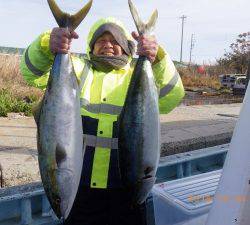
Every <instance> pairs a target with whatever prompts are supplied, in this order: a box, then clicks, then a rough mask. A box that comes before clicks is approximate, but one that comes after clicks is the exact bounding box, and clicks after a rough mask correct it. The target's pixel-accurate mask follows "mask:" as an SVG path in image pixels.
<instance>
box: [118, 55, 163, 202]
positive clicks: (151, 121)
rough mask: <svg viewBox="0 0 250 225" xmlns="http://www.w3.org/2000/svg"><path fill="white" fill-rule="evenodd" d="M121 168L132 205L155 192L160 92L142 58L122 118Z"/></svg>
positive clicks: (120, 141)
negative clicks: (152, 190) (153, 188)
mask: <svg viewBox="0 0 250 225" xmlns="http://www.w3.org/2000/svg"><path fill="white" fill-rule="evenodd" d="M118 139H119V161H120V162H119V165H120V170H121V177H122V181H123V183H124V185H125V187H127V188H128V190H129V191H130V192H131V202H132V204H141V203H142V202H144V201H145V200H146V198H147V196H148V193H149V192H150V191H151V189H152V187H153V185H154V182H155V174H156V170H157V167H158V162H159V157H160V122H159V108H158V92H157V89H156V87H155V83H154V77H153V72H152V68H151V64H150V62H149V61H148V60H147V59H146V58H145V57H140V58H139V59H138V62H137V65H136V68H135V70H134V73H133V75H132V80H131V83H130V86H129V90H128V94H127V99H126V102H125V105H124V109H123V111H122V113H121V115H120V118H119V137H118Z"/></svg>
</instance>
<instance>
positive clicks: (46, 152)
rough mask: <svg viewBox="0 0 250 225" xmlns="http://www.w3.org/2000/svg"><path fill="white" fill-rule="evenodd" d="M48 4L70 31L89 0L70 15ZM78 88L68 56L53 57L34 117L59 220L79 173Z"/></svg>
mask: <svg viewBox="0 0 250 225" xmlns="http://www.w3.org/2000/svg"><path fill="white" fill-rule="evenodd" d="M48 4H49V7H50V9H51V11H52V13H53V15H54V17H55V19H56V21H57V23H58V25H59V27H61V28H62V27H63V28H66V29H68V30H70V31H72V30H74V29H76V28H77V26H78V25H79V24H80V23H81V21H82V20H83V19H84V18H85V16H86V15H87V14H88V12H89V10H90V8H91V6H92V0H90V1H89V2H88V3H87V4H86V5H85V6H84V7H83V8H82V9H81V10H79V11H78V12H77V13H76V14H74V15H70V14H68V13H65V12H63V11H61V9H60V8H59V7H58V6H57V4H56V2H55V1H54V0H48ZM81 86H82V84H80V85H79V84H78V80H77V77H76V74H75V72H74V68H73V65H72V60H71V56H70V54H57V55H56V56H55V59H54V63H53V66H52V69H51V71H50V76H49V81H48V84H47V88H46V92H45V95H44V98H43V101H42V103H41V104H40V107H39V109H38V110H37V112H36V113H35V114H34V117H35V120H36V123H37V148H38V160H39V168H40V174H41V178H42V182H43V186H44V189H45V193H46V195H47V197H48V200H49V202H50V204H51V207H52V209H53V210H54V212H55V214H56V215H57V217H58V218H60V219H63V220H65V219H67V217H68V215H69V213H70V211H71V208H72V206H73V203H74V200H75V197H76V193H77V190H78V186H79V182H80V178H81V172H82V163H83V155H84V152H83V128H82V119H81V111H80V110H81V108H80V91H81V90H80V89H81V88H80V87H81Z"/></svg>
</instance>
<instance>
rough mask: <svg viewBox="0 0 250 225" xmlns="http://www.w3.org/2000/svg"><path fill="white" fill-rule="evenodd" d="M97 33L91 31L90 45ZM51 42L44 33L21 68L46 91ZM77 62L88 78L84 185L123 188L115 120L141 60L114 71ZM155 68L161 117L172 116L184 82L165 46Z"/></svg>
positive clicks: (83, 96)
mask: <svg viewBox="0 0 250 225" xmlns="http://www.w3.org/2000/svg"><path fill="white" fill-rule="evenodd" d="M111 20H112V21H114V20H113V19H111ZM98 22H99V25H100V24H103V23H104V22H110V18H108V19H104V20H102V21H101V22H100V21H98ZM93 27H94V29H97V28H98V27H99V26H97V25H96V24H95V25H94V26H93ZM93 33H94V30H93V29H92V30H91V32H90V35H89V38H88V41H90V40H91V34H92V35H93ZM49 38H50V32H49V31H48V32H45V33H43V34H41V35H40V36H39V37H38V38H37V39H36V40H35V41H34V42H33V43H32V44H31V45H30V46H29V47H28V48H27V49H26V51H25V53H24V55H23V57H22V61H21V65H20V66H21V72H22V74H23V76H24V78H25V80H26V81H27V82H28V83H29V84H30V85H32V86H36V87H38V88H41V89H45V88H46V84H47V80H48V76H49V70H50V68H51V66H52V63H53V59H54V56H53V54H52V53H51V52H50V50H49ZM72 62H73V66H74V69H75V72H76V75H77V77H78V79H79V80H81V79H84V85H83V88H82V91H81V114H82V118H83V129H84V146H85V148H86V150H85V156H84V165H83V173H82V180H81V184H82V185H87V186H90V187H93V188H107V187H116V186H120V185H121V183H120V179H119V169H118V164H117V163H118V160H117V151H119V149H118V140H117V130H116V129H117V128H116V121H117V118H118V115H119V113H120V112H121V109H122V107H123V104H124V101H125V97H126V93H127V89H128V86H129V83H130V79H131V75H132V73H133V68H134V65H135V63H136V61H135V60H132V59H130V60H129V63H128V64H127V65H126V66H125V67H124V68H122V69H120V70H113V71H111V72H109V73H103V72H100V71H96V70H94V69H93V68H92V66H91V65H90V64H89V63H88V60H87V59H84V58H77V57H72ZM152 68H153V72H154V76H155V82H156V85H157V87H158V90H159V108H160V113H168V112H170V111H171V110H172V109H173V108H175V107H176V106H177V105H178V104H179V102H180V101H181V99H182V98H183V96H184V89H183V85H182V81H181V79H180V76H179V74H178V72H177V70H176V68H175V66H174V64H173V62H172V61H171V59H170V58H169V56H168V54H167V53H166V52H165V51H164V50H163V49H162V48H161V47H159V50H158V53H157V63H155V64H153V66H152ZM62 113H63V112H62Z"/></svg>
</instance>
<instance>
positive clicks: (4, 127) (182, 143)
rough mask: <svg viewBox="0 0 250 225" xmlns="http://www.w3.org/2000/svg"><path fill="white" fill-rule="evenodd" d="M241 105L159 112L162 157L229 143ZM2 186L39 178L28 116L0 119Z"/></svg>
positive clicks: (31, 124)
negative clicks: (166, 113)
mask: <svg viewBox="0 0 250 225" xmlns="http://www.w3.org/2000/svg"><path fill="white" fill-rule="evenodd" d="M240 107H241V104H240V103H237V104H222V105H203V106H179V107H177V108H176V109H175V110H173V111H172V112H171V113H169V114H168V115H161V134H162V136H161V137H162V140H161V142H162V156H165V155H170V154H174V153H180V152H185V151H191V150H194V149H200V148H205V147H208V146H214V145H218V144H223V143H228V142H230V139H231V136H232V132H233V129H234V127H235V124H236V121H237V119H238V116H239V112H240ZM0 164H1V165H2V168H3V175H4V182H5V186H13V185H18V184H24V183H28V182H31V181H39V180H40V175H39V169H38V162H37V149H36V125H35V122H34V120H33V118H31V117H23V116H20V115H18V114H10V115H9V117H8V118H0Z"/></svg>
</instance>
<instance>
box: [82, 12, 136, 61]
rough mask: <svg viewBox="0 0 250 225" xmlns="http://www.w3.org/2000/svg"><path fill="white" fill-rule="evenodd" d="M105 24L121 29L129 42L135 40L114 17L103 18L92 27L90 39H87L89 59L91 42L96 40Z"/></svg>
mask: <svg viewBox="0 0 250 225" xmlns="http://www.w3.org/2000/svg"><path fill="white" fill-rule="evenodd" d="M104 24H115V25H116V26H118V27H120V28H121V30H122V31H123V32H124V34H125V36H126V38H127V40H128V41H129V42H130V43H131V42H133V38H132V36H131V35H130V33H129V32H128V31H127V29H126V28H125V27H124V25H123V24H122V22H120V21H119V20H117V19H115V18H113V17H107V18H102V19H99V20H98V21H97V22H96V23H94V25H93V26H92V27H91V29H90V32H89V34H88V38H87V49H86V53H87V55H88V57H89V54H90V51H91V46H90V44H91V41H92V39H93V38H94V35H95V32H96V31H97V30H98V29H99V28H100V27H101V26H103V25H104Z"/></svg>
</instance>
